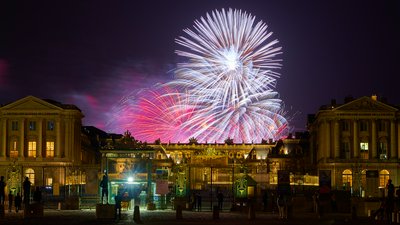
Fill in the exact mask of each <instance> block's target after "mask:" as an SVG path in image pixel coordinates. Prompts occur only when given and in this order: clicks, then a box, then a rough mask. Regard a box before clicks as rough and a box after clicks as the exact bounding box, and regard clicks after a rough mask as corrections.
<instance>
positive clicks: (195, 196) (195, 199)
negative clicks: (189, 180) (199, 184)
mask: <svg viewBox="0 0 400 225" xmlns="http://www.w3.org/2000/svg"><path fill="white" fill-rule="evenodd" d="M192 199H193V204H192V209H193V210H195V211H196V208H197V195H196V193H193V195H192Z"/></svg>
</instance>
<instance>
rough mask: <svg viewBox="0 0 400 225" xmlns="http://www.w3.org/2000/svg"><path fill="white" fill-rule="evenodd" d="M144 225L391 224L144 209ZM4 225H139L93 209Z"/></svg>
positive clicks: (8, 218) (129, 214) (13, 217)
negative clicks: (178, 214) (102, 217)
mask: <svg viewBox="0 0 400 225" xmlns="http://www.w3.org/2000/svg"><path fill="white" fill-rule="evenodd" d="M140 215H141V221H142V223H143V224H150V225H155V224H159V225H161V224H179V225H197V224H218V225H223V224H227V225H228V224H229V225H236V224H238V225H245V224H304V225H305V224H307V225H308V224H312V225H314V224H323V225H334V224H338V225H339V224H349V225H355V224H387V223H386V222H383V221H382V222H381V221H373V220H369V219H368V218H357V219H352V218H351V215H350V214H342V213H341V214H326V215H325V216H323V217H322V218H318V217H317V216H316V215H315V214H314V213H299V214H295V215H293V216H292V218H289V219H287V220H281V219H279V218H278V215H277V214H276V213H272V212H256V214H255V218H254V219H249V216H248V214H247V213H245V212H229V211H226V212H220V213H219V219H213V212H211V211H207V212H192V211H183V213H182V219H176V211H175V210H171V209H167V210H152V211H148V210H144V209H142V210H141V212H140ZM0 224H1V225H3V224H15V225H18V224H35V225H36V224H37V225H47V224H49V225H50V224H51V225H72V224H85V225H91V224H93V225H94V224H96V225H103V224H104V225H106V224H118V225H125V224H136V223H135V222H134V221H133V211H132V210H128V211H123V212H122V218H121V220H100V219H96V211H95V210H94V209H92V210H53V209H46V210H45V211H44V216H43V217H40V218H29V219H27V218H23V213H22V212H19V213H18V214H17V213H15V212H11V213H8V212H6V213H5V216H4V218H2V219H0Z"/></svg>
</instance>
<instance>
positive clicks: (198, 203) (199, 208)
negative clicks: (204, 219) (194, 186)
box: [196, 193, 201, 212]
mask: <svg viewBox="0 0 400 225" xmlns="http://www.w3.org/2000/svg"><path fill="white" fill-rule="evenodd" d="M196 197H197V211H199V212H200V211H201V195H200V194H199V193H198V194H197V195H196Z"/></svg>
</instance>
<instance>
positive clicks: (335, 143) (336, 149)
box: [333, 120, 340, 158]
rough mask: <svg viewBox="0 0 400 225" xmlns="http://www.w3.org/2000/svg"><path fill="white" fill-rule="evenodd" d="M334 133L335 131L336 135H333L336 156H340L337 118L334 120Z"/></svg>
mask: <svg viewBox="0 0 400 225" xmlns="http://www.w3.org/2000/svg"><path fill="white" fill-rule="evenodd" d="M333 133H334V137H333V139H334V146H333V149H334V151H335V158H340V143H339V120H335V122H334V127H333Z"/></svg>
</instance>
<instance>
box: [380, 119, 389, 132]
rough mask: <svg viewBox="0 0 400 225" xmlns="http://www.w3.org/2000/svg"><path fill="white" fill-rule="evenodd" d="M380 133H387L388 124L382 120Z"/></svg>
mask: <svg viewBox="0 0 400 225" xmlns="http://www.w3.org/2000/svg"><path fill="white" fill-rule="evenodd" d="M378 131H387V122H386V121H384V120H380V121H379V123H378Z"/></svg>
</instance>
